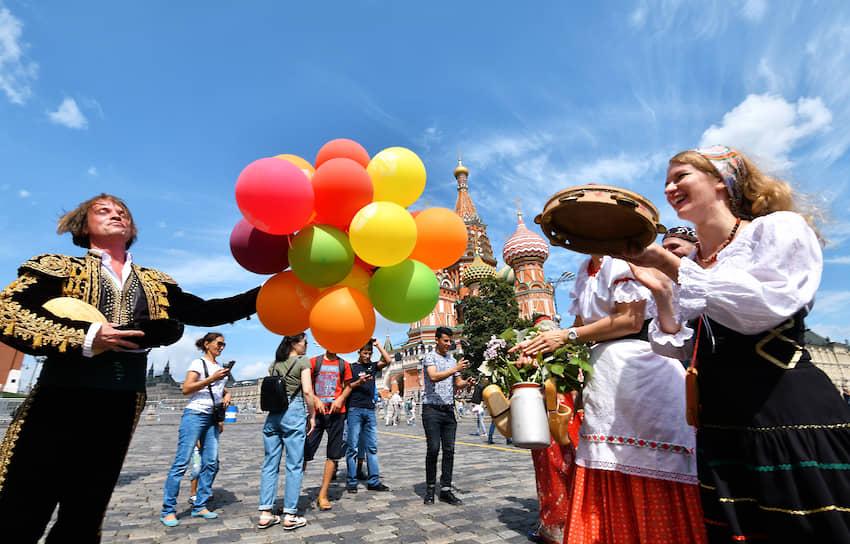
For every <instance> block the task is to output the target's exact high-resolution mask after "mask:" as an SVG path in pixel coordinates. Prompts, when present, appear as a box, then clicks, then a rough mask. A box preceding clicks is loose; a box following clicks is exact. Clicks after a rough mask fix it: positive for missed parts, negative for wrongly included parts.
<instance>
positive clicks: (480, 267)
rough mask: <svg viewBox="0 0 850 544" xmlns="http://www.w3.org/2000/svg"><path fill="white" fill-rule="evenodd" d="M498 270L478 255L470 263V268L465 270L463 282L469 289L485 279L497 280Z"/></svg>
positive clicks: (462, 277)
mask: <svg viewBox="0 0 850 544" xmlns="http://www.w3.org/2000/svg"><path fill="white" fill-rule="evenodd" d="M495 277H496V269H495V268H493V267H492V266H490V265H489V264H487V263H485V262H484V261H483V260H481V257H480V256H479V255H478V254H476V255H475V258H474V259H473V260H472V262H471V263H469V266H467V267H466V268H464V269H463V276H461V281H462V282H463V284H464V285H466V286H467V287H469V286H470V285H472V284H474V283H478V282H480V281H481V280H483V279H484V278H495Z"/></svg>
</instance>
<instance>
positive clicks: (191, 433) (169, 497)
mask: <svg viewBox="0 0 850 544" xmlns="http://www.w3.org/2000/svg"><path fill="white" fill-rule="evenodd" d="M195 346H196V347H197V348H198V349H200V350H201V351H203V352H204V356H203V357H202V358H200V359H195V360H194V361H192V363H191V364H190V365H189V370H188V371H187V372H186V381H184V382H183V394H184V395H187V396H188V395H191V397H190V398H189V403H188V404H187V405H186V409H185V410H184V411H183V417H182V418H181V420H180V430H179V432H178V436H177V454H176V455H175V457H174V463H172V465H171V469H170V470H169V471H168V476H167V478H166V479H165V491H164V496H163V499H162V512H161V514H160V520H161V521H162V523H163V525H165V526H166V527H174V526H175V525H177V524H178V523H179V521H178V519H177V510H176V508H177V495H178V493H179V492H180V480H181V479H182V478H183V475H184V474H185V473H186V468H187V467H188V466H189V463H190V462H191V460H192V452H193V450H194V448H195V445H196V444H199V445H200V448H199V449H200V451H201V473H200V474H199V476H198V493H197V496H196V498H195V501H194V502H193V503H192V517H202V518H205V519H215V518H217V517H218V514H216V513H215V512H210V510H209V509H208V508H207V506H206V505H207V501H208V500H209V497H210V495H211V493H212V483H213V480H214V479H215V476H216V474H217V473H218V436H219V431H220V430H219V423H220V422H221V421H224V418H223V415H224V411H223V410H221V416H222V417H221V420H220V421H219V420H218V419H217V416H216V405H223V406H224V408H225V409H226V408H227V406H228V405H229V404H230V394H229V393H228V392H227V389H226V388H225V387H224V384H225V382H226V381H227V377H228V376H229V375H230V369H229V368H223V367H221V366H219V364H218V360H217V358H218V356H219V355H221V352H222V351H224V346H225V342H224V337H223V336H222V335H221V334H220V333H217V332H208V333H207V334H205V335H204V336H203V337H202V338H199V339H198V341H197V342H195ZM202 375H203V376H204V377H203V378H201V376H202Z"/></svg>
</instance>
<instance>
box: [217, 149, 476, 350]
mask: <svg viewBox="0 0 850 544" xmlns="http://www.w3.org/2000/svg"><path fill="white" fill-rule="evenodd" d="M425 177H426V176H425V166H424V165H423V164H422V161H421V160H420V159H419V157H418V156H417V155H416V154H415V153H414V152H412V151H410V150H409V149H405V148H403V147H390V148H388V149H384V150H383V151H381V152H380V153H378V154H377V155H375V156H374V157H371V158H370V157H369V154H368V153H367V152H366V150H365V149H364V148H363V147H362V146H361V145H360V144H358V143H357V142H354V141H352V140H347V139H337V140H332V141H330V142H328V143H326V144H325V145H324V146H322V148H321V149H320V150H319V153H318V154H317V155H316V161H315V164H310V163H309V162H308V161H306V160H304V159H303V158H301V157H298V156H296V155H277V156H276V157H270V158H264V159H259V160H256V161H254V162H252V163H251V164H249V165H248V166H246V167H245V169H244V170H242V173H241V174H240V175H239V179H238V180H237V181H236V203H237V205H238V206H239V209H240V211H241V212H242V215H243V216H244V217H245V218H244V219H242V220H241V221H239V223H238V224H237V225H236V226H235V227H234V229H233V232H232V233H231V235H230V249H231V252H232V253H233V257H234V258H235V259H236V261H237V262H238V263H239V264H240V265H242V266H243V267H244V268H245V269H247V270H249V271H251V272H255V273H257V274H274V275H273V276H272V277H271V278H269V279H268V281H266V283H265V284H264V285H263V287H262V288H261V289H260V294H259V296H258V298H257V315H258V317H259V318H260V321H261V322H262V324H263V325H264V326H265V327H266V328H267V329H268V330H270V331H271V332H273V333H275V334H280V335H292V334H297V333H299V332H301V331H304V330H306V329H308V328H309V329H311V330H312V332H313V336H314V338H315V339H316V341H317V342H319V344H320V345H322V346H323V347H324V348H325V349H327V350H329V351H332V352H335V353H349V352H352V351H356V350H357V349H359V348H361V347H362V346H363V345H364V344H365V343H366V342H368V341H369V339H370V338H371V337H372V335H373V333H374V330H375V310H377V311H378V312H379V313H380V314H381V315H383V316H384V317H386V318H387V319H389V320H390V321H394V322H397V323H412V322H414V321H418V320H420V319H422V318H424V317H425V316H427V315H428V314H429V313H431V311H432V310H433V309H434V307H435V306H436V304H437V301H438V299H439V294H440V286H439V282H438V280H437V277H436V275H435V274H434V272H433V271H434V270H439V269H442V268H446V267H448V266H451V265H452V264H454V263H455V262H456V261H457V260H458V259H460V257H461V256H463V253H464V251H465V250H466V243H467V233H466V226H465V225H464V223H463V220H462V219H461V218H460V217H458V215H457V214H456V213H454V211H452V210H449V209H446V208H428V209H425V210H421V211H416V212H413V213H410V212H408V210H407V207H408V206H410V205H411V204H413V202H415V201H416V199H418V198H419V196H420V195H421V194H422V192H423V191H424V190H425ZM289 267H291V269H290V270H287V268H289Z"/></svg>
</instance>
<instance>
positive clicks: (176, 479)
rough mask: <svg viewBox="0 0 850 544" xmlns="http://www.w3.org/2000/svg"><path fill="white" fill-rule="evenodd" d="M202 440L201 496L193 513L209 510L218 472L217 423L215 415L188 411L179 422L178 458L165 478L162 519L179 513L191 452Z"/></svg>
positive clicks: (199, 491) (199, 492)
mask: <svg viewBox="0 0 850 544" xmlns="http://www.w3.org/2000/svg"><path fill="white" fill-rule="evenodd" d="M199 440H200V441H201V473H200V475H199V476H198V496H197V498H196V499H195V503H194V505H193V506H192V511H193V512H200V511H202V510H205V509H206V508H207V500H208V499H209V497H210V493H212V483H213V480H214V479H215V475H216V474H217V473H218V424H216V423H213V415H212V414H205V413H203V412H199V411H198V410H188V409H187V410H185V411H184V412H183V419H181V420H180V432H179V434H178V435H177V455H176V456H175V457H174V464H173V465H171V470H169V471H168V477H167V478H166V479H165V496H164V497H163V499H162V517H165V516H168V515H170V514H175V513H176V507H177V494H178V493H179V492H180V480H181V479H182V478H183V475H184V474H185V473H186V468H187V467H188V466H189V463H190V462H191V461H192V451H193V450H194V449H195V444H197V442H198V441H199Z"/></svg>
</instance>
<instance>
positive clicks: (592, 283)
mask: <svg viewBox="0 0 850 544" xmlns="http://www.w3.org/2000/svg"><path fill="white" fill-rule="evenodd" d="M590 264H591V261H590V259H588V260H587V261H585V262H584V263H582V265H581V266H580V267H579V273H578V275H577V276H576V279H575V282H574V283H573V288H572V290H571V291H570V296H571V297H572V298H573V302H572V304H571V305H570V310H569V312H570V313H571V314H572V315H576V316H581V319H582V321H583V322H584V324H585V325H587V324H590V323H593V322H594V321H599V320H600V319H603V318H605V317H608V316H609V315H612V314H614V313H615V311H616V305H617V303H626V302H640V301H641V300H646V317H647V319H648V318H650V317H655V314H656V310H655V301H654V300H653V299H652V294H651V293H650V291H649V289H647V288H646V287H644V286H643V285H642V284H641V283H640V282H638V281H637V280H635V279H634V278H635V277H634V275H632V270H631V268H629V264H628V263H627V262H626V261H623V260H620V259H613V258H611V257H608V256H605V257H602V262H601V263H600V265H599V270H598V271H597V272H596V274H595V275H594V276H591V275H590V273H589V272H588V270H589V267H590Z"/></svg>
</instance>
